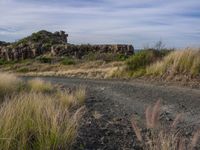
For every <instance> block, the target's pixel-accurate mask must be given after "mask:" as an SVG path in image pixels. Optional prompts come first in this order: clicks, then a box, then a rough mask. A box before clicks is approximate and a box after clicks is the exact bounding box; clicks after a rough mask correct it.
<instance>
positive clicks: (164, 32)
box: [0, 0, 200, 47]
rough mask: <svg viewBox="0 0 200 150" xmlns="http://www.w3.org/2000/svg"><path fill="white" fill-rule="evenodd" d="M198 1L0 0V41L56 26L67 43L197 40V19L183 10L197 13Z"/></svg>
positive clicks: (181, 43)
mask: <svg viewBox="0 0 200 150" xmlns="http://www.w3.org/2000/svg"><path fill="white" fill-rule="evenodd" d="M73 3H75V2H73ZM198 6H200V1H197V0H190V1H188V0H182V1H181V2H180V1H174V0H173V1H172V0H168V1H163V0H141V1H138V0H137V1H136V0H123V1H121V0H104V1H102V3H97V4H96V5H95V3H94V2H93V5H80V6H79V5H72V4H71V2H67V1H65V2H62V1H60V2H59V0H58V1H57V3H55V2H54V3H52V2H48V1H46V3H37V2H35V1H32V0H31V1H23V2H19V1H18V0H0V18H1V22H0V40H11V41H12V40H15V39H19V38H20V37H23V36H25V35H28V34H30V33H32V32H34V31H37V30H40V29H47V30H50V31H56V30H61V29H62V30H66V31H68V32H69V34H70V41H71V42H73V43H115V42H119V43H133V44H134V45H135V46H136V47H141V46H142V45H143V44H145V43H152V42H153V41H156V40H159V39H160V38H161V39H163V40H164V41H166V42H167V44H168V45H169V46H177V47H180V46H181V47H184V46H188V45H191V44H192V45H198V43H199V40H198V39H200V38H199V37H200V34H199V33H200V27H199V24H200V19H199V18H198V17H195V16H194V17H193V16H191V15H188V16H186V15H184V14H183V13H190V12H191V11H194V10H196V11H197V12H198V10H199V9H197V8H198ZM197 15H200V13H198V14H197ZM1 28H6V29H9V30H2V31H1Z"/></svg>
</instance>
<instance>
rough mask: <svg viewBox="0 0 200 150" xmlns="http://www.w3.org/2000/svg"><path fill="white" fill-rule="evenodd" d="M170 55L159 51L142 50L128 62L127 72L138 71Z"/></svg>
mask: <svg viewBox="0 0 200 150" xmlns="http://www.w3.org/2000/svg"><path fill="white" fill-rule="evenodd" d="M166 54H168V53H167V52H163V51H157V50H142V51H140V52H138V53H136V54H135V55H133V56H132V57H130V58H129V59H128V60H127V61H126V65H127V70H137V69H141V68H145V67H146V66H148V65H150V64H151V63H153V62H156V61H157V60H159V59H161V58H162V57H163V56H165V55H166Z"/></svg>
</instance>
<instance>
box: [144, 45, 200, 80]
mask: <svg viewBox="0 0 200 150" xmlns="http://www.w3.org/2000/svg"><path fill="white" fill-rule="evenodd" d="M147 74H148V75H158V76H163V75H168V76H175V75H180V74H183V75H188V76H190V77H195V76H198V75H199V74H200V50H194V49H187V50H182V51H174V52H172V53H170V54H169V55H168V56H166V57H165V58H164V59H163V60H161V61H158V62H156V63H154V64H152V65H150V66H149V67H147Z"/></svg>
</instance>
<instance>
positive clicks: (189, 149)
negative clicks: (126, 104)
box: [131, 101, 200, 150]
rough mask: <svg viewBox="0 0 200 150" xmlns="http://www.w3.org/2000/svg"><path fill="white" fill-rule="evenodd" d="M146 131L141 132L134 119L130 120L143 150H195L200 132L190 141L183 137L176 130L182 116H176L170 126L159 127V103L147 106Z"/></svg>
mask: <svg viewBox="0 0 200 150" xmlns="http://www.w3.org/2000/svg"><path fill="white" fill-rule="evenodd" d="M145 113H146V123H147V124H146V131H144V132H142V130H141V128H139V126H138V125H137V122H136V120H135V118H134V117H133V118H132V120H131V123H132V127H133V130H134V131H135V134H136V137H137V139H138V141H139V142H140V144H141V147H142V149H144V150H195V147H196V146H197V144H198V142H199V139H200V131H198V132H195V133H194V134H193V136H192V138H191V139H188V138H186V137H184V136H183V134H182V133H181V131H180V130H178V129H177V125H178V123H180V122H181V120H182V116H183V114H178V115H177V116H176V118H175V119H174V121H173V122H172V124H171V125H170V126H169V127H168V126H161V124H160V123H159V116H160V101H157V102H156V104H155V105H154V106H153V107H152V106H148V107H147V109H146V112H145Z"/></svg>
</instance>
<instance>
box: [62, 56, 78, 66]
mask: <svg viewBox="0 0 200 150" xmlns="http://www.w3.org/2000/svg"><path fill="white" fill-rule="evenodd" d="M61 64H63V65H74V64H75V61H74V60H73V59H71V58H68V57H65V58H63V59H62V60H61Z"/></svg>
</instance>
